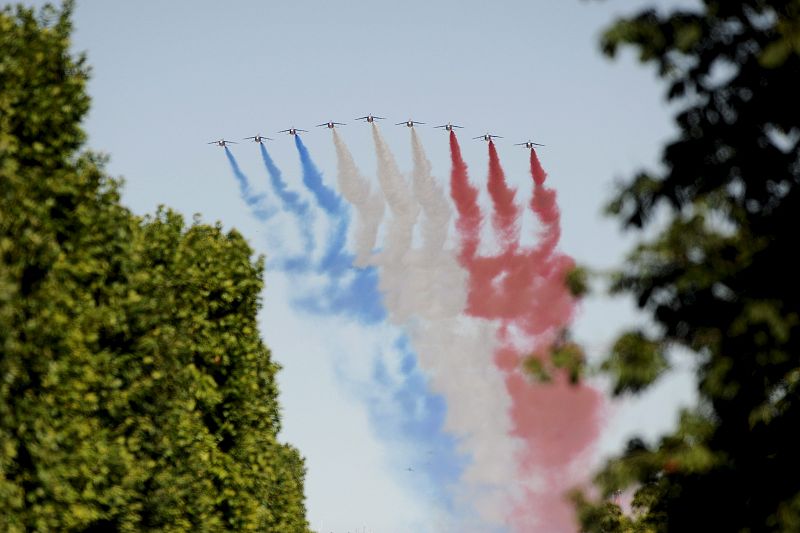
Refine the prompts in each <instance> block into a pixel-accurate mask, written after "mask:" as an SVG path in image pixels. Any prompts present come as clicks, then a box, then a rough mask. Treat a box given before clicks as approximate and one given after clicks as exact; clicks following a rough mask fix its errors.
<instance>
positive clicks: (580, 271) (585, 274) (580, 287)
mask: <svg viewBox="0 0 800 533" xmlns="http://www.w3.org/2000/svg"><path fill="white" fill-rule="evenodd" d="M566 285H567V289H569V292H570V293H571V294H572V295H573V296H574V297H575V298H583V297H584V296H586V294H587V293H588V292H589V271H588V270H586V268H584V267H581V266H576V267H575V268H573V269H572V270H570V271H569V272H568V273H567V279H566Z"/></svg>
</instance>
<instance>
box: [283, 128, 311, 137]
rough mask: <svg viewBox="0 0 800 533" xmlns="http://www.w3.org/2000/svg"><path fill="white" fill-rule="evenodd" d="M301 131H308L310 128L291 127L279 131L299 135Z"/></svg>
mask: <svg viewBox="0 0 800 533" xmlns="http://www.w3.org/2000/svg"><path fill="white" fill-rule="evenodd" d="M301 131H304V132H306V133H308V130H301V129H298V128H289V129H288V130H281V131H279V132H278V133H288V134H289V135H297V133H298V132H301Z"/></svg>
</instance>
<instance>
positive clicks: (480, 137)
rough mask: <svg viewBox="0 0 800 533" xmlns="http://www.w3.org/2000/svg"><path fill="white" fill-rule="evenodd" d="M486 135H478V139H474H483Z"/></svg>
mask: <svg viewBox="0 0 800 533" xmlns="http://www.w3.org/2000/svg"><path fill="white" fill-rule="evenodd" d="M484 137H485V135H478V136H477V137H473V139H483V138H484Z"/></svg>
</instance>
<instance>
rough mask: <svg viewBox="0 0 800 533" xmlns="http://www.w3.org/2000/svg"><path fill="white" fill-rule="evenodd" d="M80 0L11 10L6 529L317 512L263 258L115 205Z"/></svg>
mask: <svg viewBox="0 0 800 533" xmlns="http://www.w3.org/2000/svg"><path fill="white" fill-rule="evenodd" d="M71 11H72V3H71V2H67V3H66V4H65V5H64V6H63V7H62V8H61V9H60V10H58V9H56V8H53V7H51V6H47V7H45V8H43V9H42V10H41V11H39V12H36V11H34V10H31V9H27V8H23V7H16V8H13V9H12V8H8V7H7V8H4V9H3V10H2V11H0V46H1V47H2V49H0V530H3V531H9V532H14V531H28V530H31V531H61V530H69V531H116V530H119V531H138V530H165V531H187V530H197V531H214V530H237V531H243V530H257V531H274V532H291V533H294V532H303V531H308V524H307V521H306V519H305V508H304V498H303V478H304V475H305V470H304V466H303V461H302V458H301V457H300V456H299V454H298V452H297V451H296V450H295V449H293V448H291V447H290V446H288V445H285V444H281V443H279V442H278V441H277V433H278V431H279V428H280V417H279V411H278V402H277V394H278V391H277V386H276V382H275V374H276V372H277V371H278V366H277V365H276V364H275V363H274V362H272V361H271V359H270V354H269V351H268V350H267V348H266V347H265V346H264V344H263V343H262V341H261V339H260V337H259V335H258V331H257V326H256V314H257V311H258V308H259V306H260V299H259V298H260V296H259V295H260V293H261V289H262V283H263V282H262V277H263V261H262V260H261V259H258V260H255V261H253V260H252V259H251V257H252V250H251V249H250V247H249V246H248V245H247V243H246V242H245V240H244V239H243V238H242V237H241V235H239V234H238V233H237V232H236V231H231V232H228V233H224V232H223V231H222V228H221V227H220V226H219V225H217V226H208V225H204V224H201V223H199V222H195V223H194V224H192V225H191V226H189V227H187V226H186V225H185V224H184V221H183V219H182V218H181V217H180V216H179V215H177V214H176V213H174V212H172V211H169V210H166V209H162V210H160V211H159V212H158V213H156V214H155V215H154V216H152V217H145V218H141V217H136V216H134V215H133V214H131V213H130V212H129V211H128V210H127V209H126V208H124V207H123V206H122V205H121V203H120V198H119V186H120V184H119V183H118V182H117V181H115V180H114V179H112V178H110V177H108V176H107V175H106V174H105V173H104V171H103V161H102V159H101V158H99V157H98V156H96V155H94V154H92V153H91V152H87V151H82V146H83V142H84V138H85V135H84V133H83V131H82V130H81V127H80V121H81V119H82V118H83V116H84V115H85V113H86V112H87V110H88V107H89V98H88V96H87V95H86V89H85V84H86V80H87V76H88V69H87V67H86V65H85V60H84V58H83V57H81V56H79V57H74V56H73V55H71V53H70V51H69V38H70V33H71V24H70V15H71Z"/></svg>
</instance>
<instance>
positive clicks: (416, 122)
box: [411, 120, 425, 124]
mask: <svg viewBox="0 0 800 533" xmlns="http://www.w3.org/2000/svg"><path fill="white" fill-rule="evenodd" d="M411 123H412V124H425V123H424V122H414V121H413V120H412V121H411Z"/></svg>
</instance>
